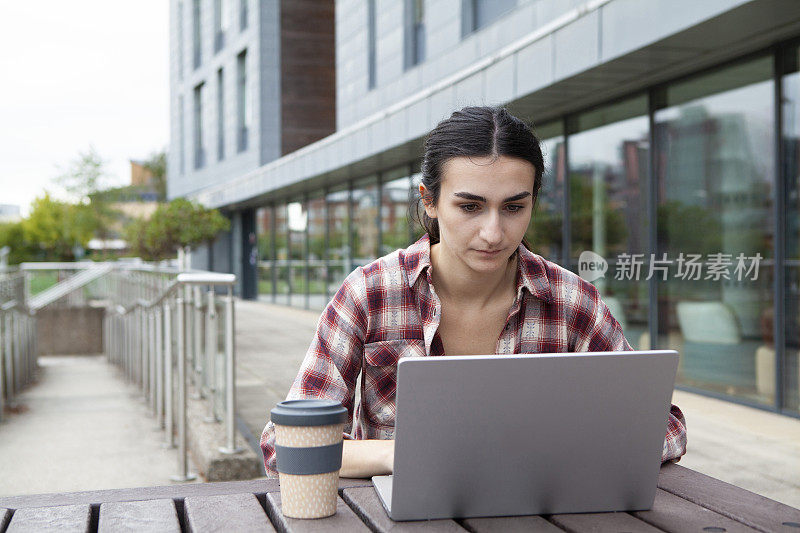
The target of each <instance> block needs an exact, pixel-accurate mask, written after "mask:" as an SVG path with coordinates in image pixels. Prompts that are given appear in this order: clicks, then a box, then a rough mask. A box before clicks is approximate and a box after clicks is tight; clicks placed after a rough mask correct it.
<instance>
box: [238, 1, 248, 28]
mask: <svg viewBox="0 0 800 533" xmlns="http://www.w3.org/2000/svg"><path fill="white" fill-rule="evenodd" d="M247 1H248V0H239V30H240V31H241V30H246V29H247Z"/></svg>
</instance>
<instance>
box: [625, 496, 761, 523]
mask: <svg viewBox="0 0 800 533" xmlns="http://www.w3.org/2000/svg"><path fill="white" fill-rule="evenodd" d="M632 514H633V515H634V516H636V517H637V518H640V519H641V520H644V521H645V522H647V523H648V524H652V525H654V526H656V527H658V528H660V529H663V530H664V531H709V530H707V529H704V528H721V529H724V530H725V531H726V532H727V533H753V531H755V530H754V529H752V528H751V527H749V526H746V525H744V524H742V523H740V522H736V521H734V520H731V519H730V518H728V517H726V516H722V515H721V514H719V513H715V512H714V511H710V510H708V509H706V508H705V507H701V506H700V505H697V504H695V503H692V502H690V501H689V500H684V499H683V498H681V497H679V496H675V495H674V494H671V493H669V492H667V491H665V490H662V489H659V490H657V491H656V500H655V502H653V508H652V509H651V510H649V511H637V512H634V513H632ZM712 531H713V529H712ZM717 531H719V530H717Z"/></svg>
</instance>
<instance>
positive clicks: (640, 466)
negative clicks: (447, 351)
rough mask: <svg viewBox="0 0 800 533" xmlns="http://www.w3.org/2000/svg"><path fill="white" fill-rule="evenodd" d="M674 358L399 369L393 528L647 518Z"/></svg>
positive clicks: (391, 482) (577, 356) (390, 479)
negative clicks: (451, 522)
mask: <svg viewBox="0 0 800 533" xmlns="http://www.w3.org/2000/svg"><path fill="white" fill-rule="evenodd" d="M677 369H678V353H677V352H675V351H672V350H655V351H626V352H603V353H592V352H588V353H569V354H564V353H559V354H536V355H511V356H504V355H490V356H443V357H413V358H406V359H401V360H400V362H399V363H398V368H397V395H396V402H397V403H396V408H397V415H396V419H395V448H394V473H393V475H391V476H375V477H373V478H372V481H373V484H374V485H375V489H376V490H377V492H378V495H379V496H380V500H381V502H382V503H383V505H384V507H385V508H386V511H387V512H388V514H389V516H390V517H391V518H392V519H393V520H427V519H436V518H468V517H479V516H512V515H536V514H555V513H588V512H604V511H634V510H646V509H650V508H651V507H652V505H653V500H654V499H655V493H656V483H657V479H658V473H659V469H660V466H661V452H662V447H663V443H664V437H665V435H666V432H667V419H668V414H669V408H670V402H671V398H672V390H673V386H674V382H675V374H676V372H677Z"/></svg>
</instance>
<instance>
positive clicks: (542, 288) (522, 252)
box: [517, 244, 553, 302]
mask: <svg viewBox="0 0 800 533" xmlns="http://www.w3.org/2000/svg"><path fill="white" fill-rule="evenodd" d="M517 254H518V255H519V260H518V261H517V298H518V299H520V298H522V289H528V292H530V293H531V295H532V296H534V297H535V298H539V299H540V300H544V301H545V302H552V301H553V295H552V292H551V291H550V278H548V276H547V271H548V268H547V265H546V263H547V262H546V261H545V259H544V258H543V257H541V256H539V255H536V254H535V253H533V252H531V251H530V250H528V249H527V248H525V246H523V245H522V244H520V245H519V248H517Z"/></svg>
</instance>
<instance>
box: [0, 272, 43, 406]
mask: <svg viewBox="0 0 800 533" xmlns="http://www.w3.org/2000/svg"><path fill="white" fill-rule="evenodd" d="M36 355H37V347H36V318H35V317H34V316H32V315H31V313H30V311H29V310H28V307H27V306H26V302H25V274H24V273H23V272H19V271H16V272H12V271H3V272H0V421H2V420H3V417H4V416H5V409H6V406H9V407H13V406H14V405H15V401H14V400H15V397H16V396H17V394H18V393H19V392H20V390H22V388H23V387H24V386H25V385H27V384H29V383H30V382H31V381H32V380H33V376H34V373H35V370H36Z"/></svg>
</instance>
